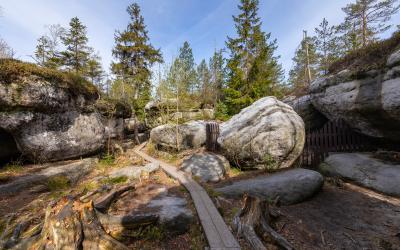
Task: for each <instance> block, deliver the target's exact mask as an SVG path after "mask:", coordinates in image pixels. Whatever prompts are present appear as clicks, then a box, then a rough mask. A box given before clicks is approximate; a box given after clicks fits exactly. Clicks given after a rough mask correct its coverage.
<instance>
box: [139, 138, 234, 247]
mask: <svg viewBox="0 0 400 250" xmlns="http://www.w3.org/2000/svg"><path fill="white" fill-rule="evenodd" d="M144 145H145V144H142V145H141V146H139V147H137V148H136V149H135V153H136V154H138V155H139V156H141V157H142V158H143V159H145V160H146V161H149V162H154V163H158V164H159V165H160V167H161V168H162V169H163V170H164V171H165V172H166V173H167V174H168V175H170V176H171V177H172V178H174V179H177V180H178V181H179V182H180V183H181V184H182V185H183V186H185V188H186V189H187V190H188V191H189V193H190V195H191V197H192V200H193V202H194V205H195V207H196V210H197V214H198V216H199V218H200V222H201V225H202V227H203V230H204V232H205V234H206V238H207V241H208V244H209V246H210V249H211V250H223V249H240V245H239V243H238V242H237V240H236V238H235V237H234V236H233V235H232V233H231V231H230V230H229V228H228V226H227V225H226V224H225V221H224V220H223V219H222V217H221V215H220V214H219V212H218V210H217V208H216V207H215V205H214V203H213V202H212V201H211V199H210V197H209V196H208V194H207V192H206V191H205V190H204V189H203V188H202V187H201V186H200V185H199V184H198V183H197V182H195V181H194V180H193V179H192V178H191V177H189V176H187V175H186V174H185V173H183V172H182V171H179V170H177V169H176V167H174V166H172V165H169V164H167V163H165V162H162V161H160V160H157V159H155V158H152V157H150V156H149V155H147V154H146V153H144V152H142V151H141V149H142V148H143V147H144Z"/></svg>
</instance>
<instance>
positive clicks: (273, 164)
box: [263, 154, 279, 172]
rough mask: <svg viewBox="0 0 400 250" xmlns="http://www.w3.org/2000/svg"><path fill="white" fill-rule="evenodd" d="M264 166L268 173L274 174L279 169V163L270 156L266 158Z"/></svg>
mask: <svg viewBox="0 0 400 250" xmlns="http://www.w3.org/2000/svg"><path fill="white" fill-rule="evenodd" d="M263 164H264V167H265V170H266V171H267V172H274V171H276V170H277V169H278V168H279V163H278V162H277V161H276V160H275V158H274V157H273V156H271V155H269V154H267V155H265V156H264V158H263Z"/></svg>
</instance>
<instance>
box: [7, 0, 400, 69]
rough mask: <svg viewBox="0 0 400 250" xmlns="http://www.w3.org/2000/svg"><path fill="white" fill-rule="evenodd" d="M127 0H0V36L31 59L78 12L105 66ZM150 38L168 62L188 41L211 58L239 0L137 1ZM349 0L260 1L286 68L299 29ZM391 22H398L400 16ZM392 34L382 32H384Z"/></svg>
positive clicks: (335, 15) (333, 17)
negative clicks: (54, 27) (40, 41)
mask: <svg viewBox="0 0 400 250" xmlns="http://www.w3.org/2000/svg"><path fill="white" fill-rule="evenodd" d="M131 2H132V1H131V0H0V6H2V9H3V10H2V17H1V18H0V36H1V37H2V38H3V39H5V40H6V41H7V42H8V43H9V45H10V46H11V47H12V48H13V49H14V50H15V51H16V52H17V54H16V56H17V58H19V59H22V60H28V61H30V60H31V59H30V55H33V53H34V50H35V46H36V40H37V38H38V37H39V36H41V35H42V34H44V33H45V32H46V25H50V24H61V25H63V26H67V25H68V22H69V20H70V19H71V18H72V17H74V16H78V17H79V18H80V19H81V20H82V21H83V23H84V24H85V25H86V26H87V28H88V36H89V44H90V45H91V46H92V47H94V48H95V50H96V51H98V52H99V53H100V55H101V57H102V60H103V61H102V62H103V65H104V67H105V68H106V69H108V68H109V65H110V62H111V60H112V55H111V49H112V47H113V44H114V31H115V30H116V29H124V28H125V27H126V24H127V22H128V18H129V17H128V15H127V13H126V7H127V6H128V4H130V3H131ZM137 2H138V3H139V5H140V6H141V8H142V14H143V16H144V18H145V23H146V25H147V28H148V31H149V36H150V39H151V42H152V44H153V45H154V46H155V47H156V48H161V50H162V53H163V56H164V58H165V60H166V61H167V62H169V61H171V58H173V57H174V56H176V55H177V53H178V48H179V47H180V46H181V44H182V43H183V42H184V41H185V40H187V41H189V43H190V44H191V46H192V48H193V52H194V56H195V59H196V61H197V62H199V61H200V60H201V59H203V58H209V57H210V56H211V55H212V53H213V52H214V49H215V48H222V47H224V45H225V40H226V37H227V36H235V28H234V25H233V21H232V15H235V14H237V13H238V10H237V4H238V3H239V1H238V0H139V1H137ZM348 2H350V1H349V0H260V10H259V16H260V17H261V19H262V22H263V29H264V31H267V32H271V33H272V38H276V39H277V40H278V46H279V48H278V51H277V55H280V56H281V59H280V62H281V63H282V65H283V67H284V69H285V71H286V72H288V71H289V69H290V68H291V66H292V61H291V58H292V57H293V54H294V51H295V49H296V47H297V46H298V44H299V42H300V40H301V38H302V30H308V31H309V32H310V33H312V31H313V30H314V27H316V26H317V25H318V24H319V23H320V22H321V20H322V18H323V17H326V18H327V19H328V20H329V22H330V23H331V24H337V23H339V22H341V20H342V19H343V13H342V11H341V7H343V6H345V5H346V4H347V3H348ZM392 23H394V24H400V15H399V14H397V15H396V16H394V17H393V19H392ZM388 34H390V32H388V33H386V34H384V35H383V36H388Z"/></svg>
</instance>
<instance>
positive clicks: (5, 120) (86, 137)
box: [0, 111, 105, 161]
mask: <svg viewBox="0 0 400 250" xmlns="http://www.w3.org/2000/svg"><path fill="white" fill-rule="evenodd" d="M15 118H18V119H15ZM0 127H1V128H3V129H6V130H8V131H9V132H10V133H11V134H12V135H13V136H14V138H15V140H16V142H17V145H18V148H19V150H20V151H21V153H22V154H23V155H25V156H27V157H30V158H32V159H34V160H37V161H55V160H63V159H70V158H74V157H77V156H82V155H87V154H90V153H93V152H96V151H97V150H99V149H100V148H102V147H103V144H104V142H105V136H104V135H105V134H104V127H103V124H102V122H101V118H100V115H99V114H98V113H88V114H82V113H79V112H77V111H67V112H64V113H55V114H43V113H36V112H26V113H19V114H15V113H8V112H0Z"/></svg>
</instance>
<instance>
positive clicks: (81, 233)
mask: <svg viewBox="0 0 400 250" xmlns="http://www.w3.org/2000/svg"><path fill="white" fill-rule="evenodd" d="M133 188H134V186H132V185H129V186H123V187H121V188H117V189H115V190H112V191H111V192H110V193H108V194H107V195H105V196H103V197H101V198H100V199H99V201H98V203H97V206H98V207H99V208H101V209H102V210H103V211H107V210H108V207H109V206H110V205H111V203H112V201H113V200H114V199H116V198H117V197H118V196H119V195H121V194H122V193H124V192H126V191H128V190H130V189H133ZM158 219H159V218H158V215H155V214H138V215H126V216H111V215H108V214H104V213H102V212H100V211H97V209H96V207H95V205H94V202H93V201H89V202H82V201H80V199H73V198H64V199H62V200H61V201H59V202H58V203H56V204H53V205H49V206H48V207H47V209H46V215H45V219H44V223H43V225H39V226H37V227H34V228H32V229H31V230H29V231H28V232H26V233H24V234H23V237H24V238H22V239H20V238H19V237H20V235H21V233H22V231H23V230H24V228H26V225H22V224H21V225H18V226H17V227H16V228H15V229H14V233H13V235H12V237H11V238H10V239H9V240H8V241H7V243H6V244H5V247H4V248H6V249H30V250H33V249H34V250H45V249H65V250H80V249H85V250H86V249H88V250H95V249H96V250H97V249H103V250H108V249H110V250H125V249H128V248H127V247H126V246H125V245H124V244H123V243H121V242H119V241H118V240H116V238H119V237H118V236H124V235H129V234H127V232H129V230H135V229H137V228H138V227H141V226H146V225H149V224H153V223H157V222H158Z"/></svg>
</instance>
